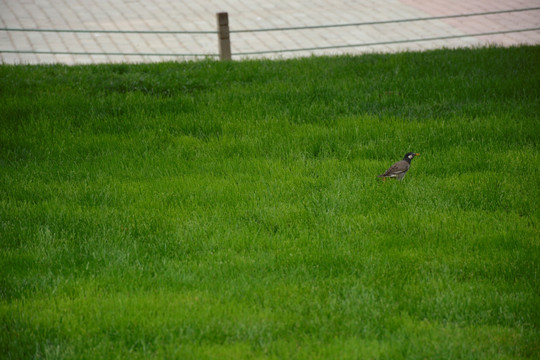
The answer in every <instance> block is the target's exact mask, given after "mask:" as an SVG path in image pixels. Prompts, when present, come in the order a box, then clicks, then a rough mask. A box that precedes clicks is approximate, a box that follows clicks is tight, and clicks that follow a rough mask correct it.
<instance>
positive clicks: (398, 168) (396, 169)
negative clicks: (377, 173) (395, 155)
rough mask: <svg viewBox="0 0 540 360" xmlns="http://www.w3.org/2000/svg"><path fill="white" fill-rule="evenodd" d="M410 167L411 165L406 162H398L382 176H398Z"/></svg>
mask: <svg viewBox="0 0 540 360" xmlns="http://www.w3.org/2000/svg"><path fill="white" fill-rule="evenodd" d="M409 166H410V165H409V163H408V162H406V161H405V160H401V161H398V162H397V163H395V164H393V165H392V166H390V168H388V170H386V172H385V173H384V174H382V176H389V175H398V174H401V173H404V172H406V171H407V170H409Z"/></svg>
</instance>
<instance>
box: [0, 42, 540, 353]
mask: <svg viewBox="0 0 540 360" xmlns="http://www.w3.org/2000/svg"><path fill="white" fill-rule="evenodd" d="M539 63H540V47H522V48H512V49H497V48H489V49H477V50H459V51H446V50H445V51H435V52H426V53H413V54H410V53H404V54H396V55H366V56H360V57H337V58H324V57H322V58H310V59H300V60H288V61H275V62H271V61H246V62H234V63H217V62H195V63H183V64H154V65H137V66H131V65H114V66H84V67H61V66H19V67H12V66H1V67H0V121H1V127H0V170H1V171H0V245H1V254H0V269H1V270H0V272H1V277H0V299H1V303H0V351H1V352H2V353H4V354H8V357H11V358H28V357H31V356H36V357H45V358H72V357H85V358H92V357H96V358H102V357H111V358H115V357H123V358H125V357H126V356H128V355H129V356H130V357H132V358H137V357H140V358H147V357H150V356H166V357H168V358H170V357H181V358H191V357H192V358H205V357H208V358H243V357H245V358H248V357H252V356H255V357H270V358H272V357H275V358H286V357H296V358H310V359H311V358H324V359H326V358H334V357H335V358H357V357H362V358H369V357H370V358H381V359H385V358H388V359H399V358H471V359H476V358H478V359H482V358H490V359H510V358H534V356H535V355H536V354H538V350H539V348H540V341H539V327H540V323H539V319H540V311H539V309H540V300H539V295H538V289H539V288H540V282H539V279H538V272H539V260H540V259H539V255H538V254H539V253H540V242H539V218H540V216H539V215H540V214H539V206H538V199H539V198H540V180H539V178H538V167H539V165H540V159H539V152H538V150H539V141H538V140H539V134H540V122H539V118H538V114H539V113H540V102H539V100H540V99H539V97H540V90H539V89H540V70H539V66H538V64H539ZM407 151H416V152H420V153H421V154H422V155H421V156H420V157H419V158H416V159H415V160H414V161H413V164H412V168H411V171H410V172H409V174H408V175H407V177H406V178H405V181H404V182H401V183H398V182H387V183H385V184H383V183H382V182H380V181H378V179H376V178H375V175H377V174H379V173H381V172H383V171H384V170H385V169H386V168H387V167H388V166H389V165H390V164H391V163H392V162H394V161H396V160H398V159H400V158H401V157H402V156H403V154H404V153H405V152H407Z"/></svg>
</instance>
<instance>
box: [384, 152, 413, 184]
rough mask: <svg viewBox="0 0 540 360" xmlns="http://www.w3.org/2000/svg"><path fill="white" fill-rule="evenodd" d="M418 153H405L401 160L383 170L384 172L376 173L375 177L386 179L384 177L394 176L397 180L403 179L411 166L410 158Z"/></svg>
mask: <svg viewBox="0 0 540 360" xmlns="http://www.w3.org/2000/svg"><path fill="white" fill-rule="evenodd" d="M418 155H420V154H419V153H413V152H410V153H406V154H405V156H404V157H403V160H400V161H398V162H397V163H395V164H393V165H392V166H390V167H389V168H388V170H386V171H385V172H384V174H381V175H378V176H377V177H380V178H383V180H386V178H396V179H398V180H401V179H403V177H404V176H405V175H406V174H407V171H409V168H410V167H411V160H412V159H413V158H414V157H415V156H418Z"/></svg>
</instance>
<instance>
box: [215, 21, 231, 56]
mask: <svg viewBox="0 0 540 360" xmlns="http://www.w3.org/2000/svg"><path fill="white" fill-rule="evenodd" d="M216 16H217V26H218V43H219V59H220V60H231V59H232V57H231V39H230V38H229V15H228V14H227V13H226V12H220V13H217V14H216Z"/></svg>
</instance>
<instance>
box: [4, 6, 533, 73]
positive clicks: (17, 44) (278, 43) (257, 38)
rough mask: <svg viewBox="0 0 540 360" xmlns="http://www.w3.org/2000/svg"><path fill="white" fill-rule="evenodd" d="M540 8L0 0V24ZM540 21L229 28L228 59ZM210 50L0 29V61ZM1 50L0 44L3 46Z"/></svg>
mask: <svg viewBox="0 0 540 360" xmlns="http://www.w3.org/2000/svg"><path fill="white" fill-rule="evenodd" d="M531 7H540V0H452V1H448V0H385V1H380V0H350V1H346V0H297V1H293V2H286V1H282V0H174V1H171V0H0V27H2V28H31V29H80V30H153V31H159V30H167V31H172V30H189V31H215V30H216V16H215V14H216V13H217V12H220V11H227V12H228V13H229V21H230V27H231V30H243V29H260V28H276V27H290V26H312V25H324V24H343V23H357V22H367V21H383V20H392V19H404V18H419V17H428V16H440V15H452V14H464V13H473V12H485V11H498V10H507V9H519V8H531ZM525 28H540V10H533V11H524V12H514V13H503V14H496V15H487V16H475V17H465V18H453V19H441V20H430V21H418V22H407V23H399V24H382V25H373V26H356V27H338V28H326V29H310V30H297V31H273V32H256V33H232V34H231V43H232V52H233V59H240V58H244V57H250V58H253V57H262V56H264V57H269V58H287V57H295V56H309V55H311V54H315V55H322V54H326V55H331V54H343V53H350V54H358V53H365V52H394V51H402V50H424V49H432V48H440V47H450V48H453V47H464V46H477V45H486V44H498V45H504V46H511V45H516V44H540V31H538V30H537V31H528V32H519V33H510V34H501V35H493V36H471V37H462V38H456V39H448V40H437V41H422V42H418V43H399V44H386V45H377V46H362V47H345V48H338V49H325V50H310V51H299V52H282V53H276V54H264V55H260V54H259V55H234V54H239V53H246V52H257V51H267V50H283V49H298V48H316V47H330V46H335V45H347V44H349V45H351V44H365V43H374V42H390V41H396V40H404V39H419V38H434V37H441V36H443V37H444V36H446V37H447V36H461V35H467V34H476V33H484V32H498V31H506V30H513V29H525ZM28 50H31V51H45V52H47V51H53V52H83V53H84V52H92V53H102V52H105V53H143V54H147V53H166V54H168V53H175V54H216V53H217V52H218V50H217V35H216V34H214V33H210V34H175V35H174V34H160V35H156V34H105V33H97V34H96V33H94V34H92V33H57V32H45V33H43V32H18V31H3V30H2V31H0V62H3V63H8V64H14V63H17V64H18V63H30V64H37V63H64V64H87V63H103V62H152V61H164V60H186V59H192V57H154V56H124V55H72V54H20V53H19V54H17V53H9V52H5V51H28ZM2 51H3V52H2Z"/></svg>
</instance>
